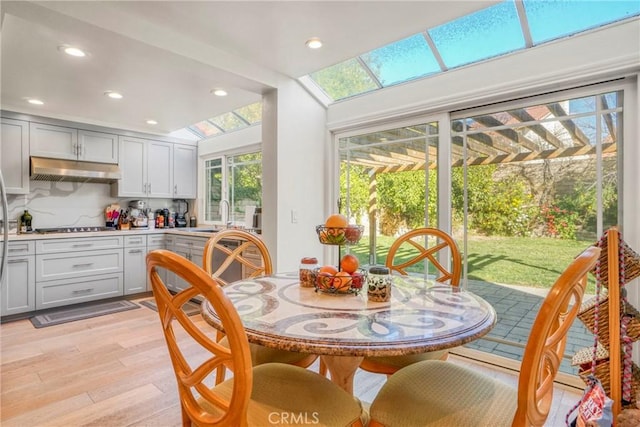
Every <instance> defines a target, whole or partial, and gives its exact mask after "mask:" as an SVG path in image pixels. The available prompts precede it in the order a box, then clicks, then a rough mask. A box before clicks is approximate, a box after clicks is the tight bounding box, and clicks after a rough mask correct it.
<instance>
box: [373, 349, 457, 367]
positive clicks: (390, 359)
mask: <svg viewBox="0 0 640 427" xmlns="http://www.w3.org/2000/svg"><path fill="white" fill-rule="evenodd" d="M446 354H447V350H440V351H430V352H428V353H418V354H408V355H405V356H387V357H365V359H364V361H363V362H372V363H380V364H383V365H389V366H393V367H395V368H404V367H405V366H409V365H412V364H414V363H417V362H422V361H424V360H441V359H443V358H444V356H445V355H446Z"/></svg>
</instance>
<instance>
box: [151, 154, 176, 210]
mask: <svg viewBox="0 0 640 427" xmlns="http://www.w3.org/2000/svg"><path fill="white" fill-rule="evenodd" d="M147 153H148V157H147V196H148V197H162V198H166V199H170V198H172V197H173V144H168V143H165V142H158V141H149V143H148V145H147Z"/></svg>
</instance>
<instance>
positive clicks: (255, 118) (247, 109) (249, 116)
mask: <svg viewBox="0 0 640 427" xmlns="http://www.w3.org/2000/svg"><path fill="white" fill-rule="evenodd" d="M234 113H236V114H237V115H239V116H240V117H242V118H243V119H244V120H246V121H247V122H249V123H250V124H252V125H253V124H256V123H260V122H261V121H262V102H255V103H253V104H250V105H245V106H244V107H241V108H238V109H237V110H234Z"/></svg>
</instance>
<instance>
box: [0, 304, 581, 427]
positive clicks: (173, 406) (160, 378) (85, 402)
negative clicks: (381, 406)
mask: <svg viewBox="0 0 640 427" xmlns="http://www.w3.org/2000/svg"><path fill="white" fill-rule="evenodd" d="M194 318H195V319H197V322H198V323H201V325H202V327H203V328H210V327H209V326H208V325H207V324H206V323H205V322H204V321H202V319H201V318H200V316H199V315H197V317H194ZM194 351H195V350H194ZM0 356H1V359H2V364H1V377H0V379H1V382H0V387H1V395H0V397H1V402H0V412H1V415H0V425H2V427H14V426H16V427H23V426H38V427H40V426H46V427H49V426H51V427H53V426H56V427H57V426H61V427H62V426H64V427H70V426H72V427H73V426H97V427H98V426H99V427H112V426H113V427H121V426H123V427H124V426H153V427H164V426H167V427H170V426H180V425H181V419H180V407H179V405H178V395H177V389H176V385H175V378H174V374H173V370H172V368H171V363H170V360H169V355H168V353H167V350H166V346H165V343H164V338H163V336H162V331H161V329H160V323H159V321H158V315H157V313H156V312H155V311H152V310H150V309H148V308H146V307H142V308H140V309H136V310H130V311H125V312H121V313H116V314H111V315H106V316H101V317H96V318H92V319H87V320H83V321H77V322H73V323H66V324H62V325H57V326H51V327H48V328H42V329H35V328H34V327H33V326H32V324H31V322H30V321H29V320H20V321H15V322H10V323H5V324H2V325H0ZM450 360H451V361H452V362H453V363H460V364H467V365H472V366H474V367H475V368H477V369H480V370H485V371H487V373H489V374H491V375H494V376H496V377H498V378H500V379H501V380H504V381H505V382H507V383H511V384H516V381H517V379H516V377H515V375H513V373H510V372H507V371H502V370H498V369H490V368H487V367H486V366H484V365H481V364H478V363H476V362H472V361H469V360H467V359H463V358H459V357H451V358H450ZM311 369H314V370H316V371H317V366H312V367H311ZM384 380H385V377H384V376H382V375H374V374H370V373H367V372H363V371H358V373H357V374H356V378H355V393H356V395H357V396H358V397H359V398H360V399H361V400H362V401H364V402H371V401H372V400H373V398H374V397H375V395H376V393H377V392H378V390H379V389H380V387H382V384H383V383H384ZM580 394H581V392H580V391H579V390H575V389H569V388H566V387H562V386H557V387H556V389H555V392H554V403H553V409H552V413H551V415H550V417H549V419H548V422H547V424H546V425H547V426H552V427H555V426H558V427H560V426H564V416H565V414H566V412H567V411H568V410H569V409H570V408H571V407H572V406H573V405H574V404H575V402H577V401H578V399H579V397H580Z"/></svg>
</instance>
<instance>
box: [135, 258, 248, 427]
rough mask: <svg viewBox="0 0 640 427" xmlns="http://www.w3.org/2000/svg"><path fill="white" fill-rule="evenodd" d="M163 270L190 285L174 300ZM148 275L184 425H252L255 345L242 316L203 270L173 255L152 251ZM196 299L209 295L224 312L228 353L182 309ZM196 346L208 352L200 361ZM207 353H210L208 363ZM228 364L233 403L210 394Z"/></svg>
mask: <svg viewBox="0 0 640 427" xmlns="http://www.w3.org/2000/svg"><path fill="white" fill-rule="evenodd" d="M158 268H162V269H166V270H167V271H169V272H173V273H175V274H176V275H178V276H180V277H181V278H182V279H184V280H185V281H186V282H187V284H188V285H189V286H188V287H187V288H186V289H184V290H182V291H180V292H179V293H178V294H176V295H172V294H171V293H169V291H168V290H167V287H166V286H165V284H164V283H163V282H162V279H161V278H160V275H159V274H158V271H157V270H158ZM147 273H148V276H149V278H150V280H151V286H152V288H153V296H154V297H155V300H156V304H157V307H158V315H159V316H160V322H161V324H162V330H163V332H164V337H165V340H166V342H167V347H168V349H169V355H170V356H171V363H172V365H173V369H174V371H175V375H176V380H177V383H178V392H179V396H180V404H181V406H182V417H183V424H185V425H189V424H190V423H189V422H188V421H189V420H191V421H192V422H193V423H194V424H196V425H200V426H206V425H216V426H218V425H220V426H241V425H246V412H247V407H248V404H249V398H250V395H251V388H252V384H253V373H252V370H251V356H250V352H249V342H248V340H247V335H246V333H245V331H244V328H243V326H242V323H241V321H240V317H239V316H238V313H237V311H236V309H235V308H234V306H233V304H232V303H231V301H229V299H228V298H227V296H226V295H225V294H224V293H223V291H222V286H220V284H219V283H217V281H216V279H215V278H213V277H211V275H210V274H207V273H206V272H205V271H204V270H202V268H200V267H199V266H198V265H196V264H194V263H192V262H191V261H189V260H187V259H185V258H183V257H181V256H179V255H177V254H175V253H172V252H170V251H167V250H155V251H151V252H149V254H148V255H147ZM196 295H202V296H204V298H206V299H207V300H208V301H209V302H210V303H211V305H212V306H213V308H214V309H215V311H216V313H218V315H219V317H220V319H221V321H222V326H223V328H224V330H225V333H226V335H227V337H228V340H229V344H228V345H229V347H228V348H227V347H224V346H222V345H220V344H218V343H217V342H216V340H215V339H214V338H213V337H211V336H210V334H205V333H204V331H203V330H201V329H200V328H199V327H198V326H197V325H196V324H194V322H193V321H192V320H191V318H190V317H189V316H187V314H186V313H185V312H184V311H183V310H182V306H183V304H185V303H187V302H188V301H189V300H190V299H191V298H193V297H195V296H196ZM193 317H194V318H198V317H197V316H193ZM185 332H186V334H185ZM212 332H213V331H212ZM194 344H198V345H200V346H201V347H202V348H203V349H204V350H205V351H204V352H199V353H198V356H199V357H200V358H197V357H194V353H195V352H194ZM202 353H204V354H206V356H205V360H204V361H202V359H201V356H202ZM223 364H224V365H226V366H227V367H229V368H230V369H232V370H233V379H232V381H233V391H232V393H231V396H230V398H228V399H225V398H222V397H220V396H218V395H217V394H215V393H214V392H212V391H211V390H210V387H211V386H212V385H213V380H214V376H215V371H216V369H217V368H220V367H222V366H223ZM207 383H209V385H208V384H207ZM198 395H199V396H202V398H204V399H205V400H207V401H208V402H209V403H210V404H211V405H212V406H213V407H215V408H216V410H219V412H217V413H215V414H213V413H211V412H210V411H208V410H207V409H206V408H205V407H203V406H202V405H201V404H200V403H199V402H198V400H197V399H198V398H197V396H198Z"/></svg>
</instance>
